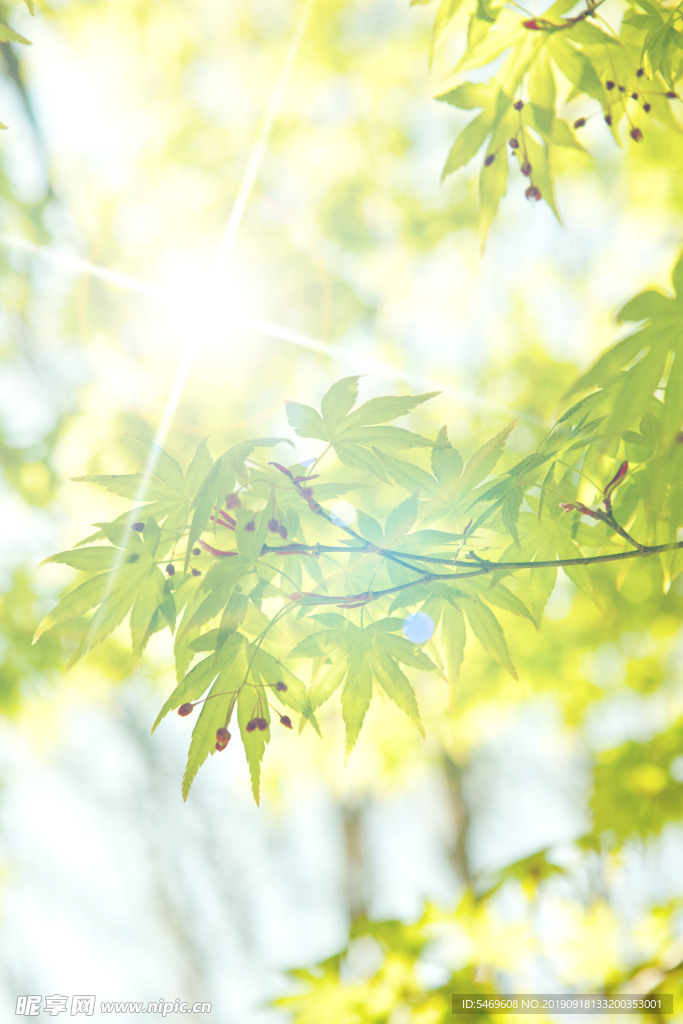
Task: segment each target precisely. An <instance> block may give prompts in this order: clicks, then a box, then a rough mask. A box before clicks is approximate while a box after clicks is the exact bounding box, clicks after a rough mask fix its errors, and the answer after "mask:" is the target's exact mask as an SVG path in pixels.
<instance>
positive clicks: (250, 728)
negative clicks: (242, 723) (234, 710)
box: [247, 718, 258, 732]
mask: <svg viewBox="0 0 683 1024" xmlns="http://www.w3.org/2000/svg"><path fill="white" fill-rule="evenodd" d="M257 721H258V719H256V718H252V720H251V721H250V722H247V732H253V731H254V729H255V728H256V723H257Z"/></svg>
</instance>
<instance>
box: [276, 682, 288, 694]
mask: <svg viewBox="0 0 683 1024" xmlns="http://www.w3.org/2000/svg"><path fill="white" fill-rule="evenodd" d="M275 689H276V690H277V691H278V693H286V692H287V683H283V682H282V680H281V679H278V681H277V682H276V684H275Z"/></svg>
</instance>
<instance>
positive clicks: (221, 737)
mask: <svg viewBox="0 0 683 1024" xmlns="http://www.w3.org/2000/svg"><path fill="white" fill-rule="evenodd" d="M229 742H230V733H229V732H228V730H227V729H216V750H225V748H226V747H227V745H228V743H229Z"/></svg>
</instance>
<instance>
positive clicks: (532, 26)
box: [522, 18, 543, 31]
mask: <svg viewBox="0 0 683 1024" xmlns="http://www.w3.org/2000/svg"><path fill="white" fill-rule="evenodd" d="M522 26H523V27H524V28H529V29H532V30H534V29H536V30H537V31H538V30H540V29H542V28H543V26H542V25H539V24H538V22H537V21H535V20H534V19H533V18H529V20H528V21H523V22H522Z"/></svg>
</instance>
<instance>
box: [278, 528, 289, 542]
mask: <svg viewBox="0 0 683 1024" xmlns="http://www.w3.org/2000/svg"><path fill="white" fill-rule="evenodd" d="M277 532H278V533H279V534H280V536H281V537H282V539H283V540H287V527H286V526H281V527H280V529H279V530H278V531H277Z"/></svg>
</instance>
